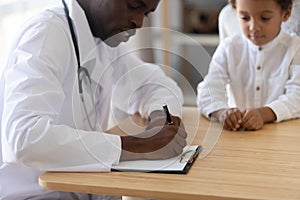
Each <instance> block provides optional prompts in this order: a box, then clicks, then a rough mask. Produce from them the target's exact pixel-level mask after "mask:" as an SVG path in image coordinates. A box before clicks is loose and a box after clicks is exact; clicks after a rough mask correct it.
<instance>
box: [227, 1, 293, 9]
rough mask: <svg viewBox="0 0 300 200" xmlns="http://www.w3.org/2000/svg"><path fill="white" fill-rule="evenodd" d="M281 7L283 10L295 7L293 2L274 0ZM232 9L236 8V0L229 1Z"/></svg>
mask: <svg viewBox="0 0 300 200" xmlns="http://www.w3.org/2000/svg"><path fill="white" fill-rule="evenodd" d="M274 1H276V2H277V3H278V5H280V7H281V9H282V10H287V9H288V8H289V7H291V6H292V5H293V0H274ZM228 2H229V3H230V4H231V5H232V7H234V8H236V0H228Z"/></svg>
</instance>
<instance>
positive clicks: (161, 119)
mask: <svg viewBox="0 0 300 200" xmlns="http://www.w3.org/2000/svg"><path fill="white" fill-rule="evenodd" d="M171 119H172V121H173V123H174V125H175V126H178V127H179V126H181V128H183V129H184V126H183V123H181V119H180V118H179V117H177V116H173V115H171ZM167 124H168V122H167V118H166V114H165V112H163V111H161V110H157V111H154V112H152V113H151V114H150V116H149V119H148V124H147V126H146V130H149V129H152V128H154V127H159V126H164V125H167Z"/></svg>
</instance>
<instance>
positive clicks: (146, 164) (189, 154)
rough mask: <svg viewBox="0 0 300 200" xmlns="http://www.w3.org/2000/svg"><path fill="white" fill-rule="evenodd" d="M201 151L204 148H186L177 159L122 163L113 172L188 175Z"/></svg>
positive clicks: (113, 168)
mask: <svg viewBox="0 0 300 200" xmlns="http://www.w3.org/2000/svg"><path fill="white" fill-rule="evenodd" d="M201 151H202V146H196V145H195V146H186V147H184V149H183V153H181V154H180V155H178V156H176V157H173V158H170V159H166V160H134V161H122V162H120V163H119V165H116V166H113V167H112V169H111V171H119V172H122V171H123V172H147V173H166V174H187V173H188V171H189V170H190V168H191V167H192V165H193V163H194V161H195V159H196V158H197V157H198V155H199V153H200V152H201Z"/></svg>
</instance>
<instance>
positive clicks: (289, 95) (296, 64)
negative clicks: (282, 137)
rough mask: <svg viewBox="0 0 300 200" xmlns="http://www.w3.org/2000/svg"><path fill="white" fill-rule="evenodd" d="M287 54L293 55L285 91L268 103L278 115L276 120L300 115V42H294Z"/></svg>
mask: <svg viewBox="0 0 300 200" xmlns="http://www.w3.org/2000/svg"><path fill="white" fill-rule="evenodd" d="M292 43H293V44H291V45H290V48H289V50H288V51H290V52H288V53H287V55H293V56H292V58H291V66H290V67H289V79H288V80H287V81H286V84H285V92H284V94H282V95H281V96H279V97H278V99H276V100H275V101H272V102H271V103H269V104H267V105H266V106H268V107H270V108H271V109H272V110H273V112H274V113H275V115H276V122H280V121H283V120H288V119H293V118H299V117H300V107H299V102H300V43H299V39H298V40H297V41H294V42H292Z"/></svg>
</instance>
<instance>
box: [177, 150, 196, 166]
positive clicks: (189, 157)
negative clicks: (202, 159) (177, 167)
mask: <svg viewBox="0 0 300 200" xmlns="http://www.w3.org/2000/svg"><path fill="white" fill-rule="evenodd" d="M198 155H199V151H198V149H196V150H188V151H186V152H184V153H183V154H182V155H181V156H180V161H179V162H180V163H188V164H191V163H193V162H194V160H195V158H196V157H197V156H198Z"/></svg>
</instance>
